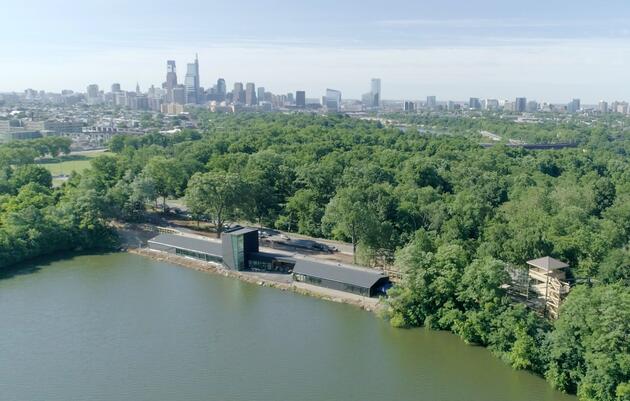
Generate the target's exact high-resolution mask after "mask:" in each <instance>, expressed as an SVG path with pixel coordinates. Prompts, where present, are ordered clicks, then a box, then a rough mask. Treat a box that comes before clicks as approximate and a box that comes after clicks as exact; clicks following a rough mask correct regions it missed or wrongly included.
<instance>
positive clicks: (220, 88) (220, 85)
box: [217, 78, 227, 102]
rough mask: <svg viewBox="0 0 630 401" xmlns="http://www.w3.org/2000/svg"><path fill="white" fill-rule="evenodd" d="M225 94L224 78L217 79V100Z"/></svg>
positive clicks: (220, 99)
mask: <svg viewBox="0 0 630 401" xmlns="http://www.w3.org/2000/svg"><path fill="white" fill-rule="evenodd" d="M226 95H227V86H226V85H225V79H223V78H219V79H217V100H218V101H220V102H222V101H224V100H225V96H226Z"/></svg>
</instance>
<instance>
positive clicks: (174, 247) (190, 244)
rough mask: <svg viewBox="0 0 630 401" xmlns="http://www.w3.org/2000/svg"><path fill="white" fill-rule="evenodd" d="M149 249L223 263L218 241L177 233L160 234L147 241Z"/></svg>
mask: <svg viewBox="0 0 630 401" xmlns="http://www.w3.org/2000/svg"><path fill="white" fill-rule="evenodd" d="M148 246H149V249H153V250H156V251H162V252H168V253H172V254H174V255H179V256H186V257H190V258H194V259H199V260H204V261H206V262H214V263H223V249H222V246H221V244H220V243H218V242H211V241H208V240H203V239H197V238H191V237H185V236H183V235H177V234H160V235H158V236H157V237H155V238H153V239H150V240H149V241H148Z"/></svg>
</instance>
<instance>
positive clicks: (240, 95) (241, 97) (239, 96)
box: [232, 82, 245, 103]
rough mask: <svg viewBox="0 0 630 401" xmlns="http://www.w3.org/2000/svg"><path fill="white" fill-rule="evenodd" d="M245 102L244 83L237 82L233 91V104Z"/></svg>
mask: <svg viewBox="0 0 630 401" xmlns="http://www.w3.org/2000/svg"><path fill="white" fill-rule="evenodd" d="M244 101H245V91H244V90H243V83H242V82H235V83H234V89H232V102H233V103H243V102H244Z"/></svg>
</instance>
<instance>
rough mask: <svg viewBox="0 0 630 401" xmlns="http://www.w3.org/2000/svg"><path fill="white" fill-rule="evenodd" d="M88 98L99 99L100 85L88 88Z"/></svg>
mask: <svg viewBox="0 0 630 401" xmlns="http://www.w3.org/2000/svg"><path fill="white" fill-rule="evenodd" d="M87 97H88V98H97V97H98V85H96V84H92V85H88V87H87Z"/></svg>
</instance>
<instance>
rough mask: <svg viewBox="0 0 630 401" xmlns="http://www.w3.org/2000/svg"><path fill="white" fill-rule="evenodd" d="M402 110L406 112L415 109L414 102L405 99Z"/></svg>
mask: <svg viewBox="0 0 630 401" xmlns="http://www.w3.org/2000/svg"><path fill="white" fill-rule="evenodd" d="M403 110H404V111H406V112H414V111H416V104H415V103H414V102H410V101H405V103H404V104H403Z"/></svg>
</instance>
